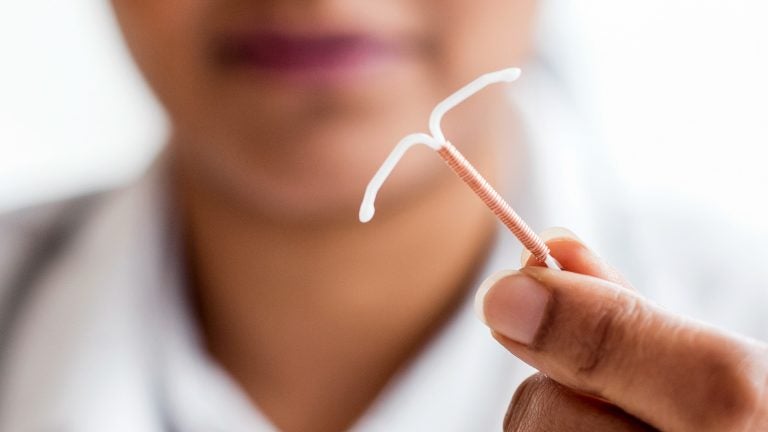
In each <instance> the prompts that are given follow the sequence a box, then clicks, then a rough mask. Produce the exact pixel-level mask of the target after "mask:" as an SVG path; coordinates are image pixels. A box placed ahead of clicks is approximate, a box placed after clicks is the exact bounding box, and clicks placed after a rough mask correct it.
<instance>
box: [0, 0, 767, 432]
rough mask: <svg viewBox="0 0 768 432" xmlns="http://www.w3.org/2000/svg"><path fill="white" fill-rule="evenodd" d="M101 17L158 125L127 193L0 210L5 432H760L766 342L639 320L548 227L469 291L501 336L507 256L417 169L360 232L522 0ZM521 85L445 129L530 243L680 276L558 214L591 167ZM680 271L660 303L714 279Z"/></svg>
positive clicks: (486, 293)
mask: <svg viewBox="0 0 768 432" xmlns="http://www.w3.org/2000/svg"><path fill="white" fill-rule="evenodd" d="M113 5H114V10H115V15H116V17H117V21H118V23H119V25H120V27H121V29H122V31H123V33H124V36H125V40H126V42H127V44H128V46H129V48H130V50H131V52H132V53H133V56H134V58H135V60H136V62H137V64H138V65H139V67H140V69H141V71H142V72H143V73H144V75H145V77H146V79H147V81H148V82H149V84H150V85H151V87H152V88H153V90H154V92H155V94H156V95H157V97H158V98H159V100H160V101H161V102H162V104H163V106H164V107H165V109H166V111H167V113H168V115H169V117H170V119H171V125H172V128H171V134H170V136H169V140H168V145H167V147H166V149H165V151H164V153H163V155H162V156H161V157H160V158H159V159H158V160H157V162H156V163H155V164H154V166H153V167H152V169H150V171H149V172H148V174H147V175H146V176H145V177H144V178H143V179H141V180H140V181H138V182H137V183H136V184H133V185H130V186H129V187H126V188H124V189H121V190H117V191H113V192H109V193H106V194H101V195H97V196H89V197H85V198H81V199H77V200H72V201H68V202H65V203H59V204H55V205H48V206H43V207H39V208H34V209H30V210H26V211H24V212H21V213H16V214H12V215H8V216H6V217H5V219H4V220H3V222H2V231H1V232H2V235H3V236H4V237H3V238H4V239H5V240H4V242H3V243H4V246H3V247H4V248H7V251H8V252H7V253H4V254H3V255H2V256H4V257H7V259H4V261H3V264H4V265H3V266H2V270H3V275H2V277H3V279H2V281H3V297H2V299H3V309H2V311H3V312H2V313H3V315H2V317H3V321H2V328H3V330H2V338H0V343H2V345H0V348H1V349H2V354H3V356H2V366H1V367H2V375H1V376H2V378H1V381H0V391H2V398H1V399H0V428H2V430H9V431H11V430H12V431H27V430H30V431H34V430H65V431H68V430H72V431H91V430H93V431H104V430H110V431H118V430H126V431H138V430H142V431H144V430H146V431H152V430H180V431H193V430H200V431H211V430H225V431H241V430H242V431H245V430H270V429H279V430H286V431H310V430H311V431H334V430H344V429H356V430H457V431H465V430H489V429H496V428H499V427H501V424H502V418H503V416H504V411H505V410H506V409H507V407H508V406H509V411H508V415H507V417H506V421H505V422H504V427H505V428H507V429H509V430H591V431H594V430H617V429H621V428H624V429H628V430H645V429H650V428H658V429H664V430H691V431H693V430H696V431H701V430H760V428H761V427H766V423H765V422H766V421H768V420H766V419H768V414H767V411H766V408H765V405H766V401H765V397H766V396H765V394H767V392H764V391H763V390H765V388H766V382H767V380H768V359H767V358H766V351H765V350H766V348H765V345H764V344H762V343H760V342H756V341H754V340H752V339H747V338H744V337H740V336H735V335H732V334H730V333H726V332H724V331H721V330H716V329H713V328H709V327H705V326H702V325H700V324H697V323H694V322H691V321H687V320H684V319H682V318H679V317H677V316H675V315H672V314H670V313H668V312H665V311H662V310H659V309H658V308H656V307H654V306H652V305H651V304H650V303H649V302H648V301H646V300H644V299H643V298H641V297H639V296H638V295H637V294H635V292H634V291H633V290H632V288H631V287H630V285H629V283H628V282H627V281H626V279H624V277H622V276H620V275H619V274H618V272H616V271H615V270H613V269H612V268H611V267H609V266H608V265H607V264H606V263H605V262H604V261H602V259H600V258H598V257H597V256H596V255H595V254H594V252H592V250H591V249H589V248H587V247H586V246H585V245H584V244H583V243H582V242H581V241H580V240H579V239H577V238H576V237H575V236H574V235H573V234H571V233H570V232H568V231H563V230H555V231H549V232H548V234H545V238H547V239H548V240H549V241H550V247H551V248H552V251H553V254H554V256H555V257H556V258H557V259H558V260H559V261H560V262H561V263H562V264H563V266H564V269H565V270H566V272H555V271H552V270H543V269H537V268H535V266H532V265H530V266H527V267H526V268H525V269H524V270H522V271H521V272H514V273H503V274H501V275H496V276H492V277H491V278H490V279H489V280H488V281H487V282H486V283H485V284H484V286H483V288H482V289H481V290H480V295H478V297H477V299H478V300H477V306H478V310H479V314H480V316H481V318H482V319H483V320H484V322H485V323H486V324H487V325H488V326H490V327H491V328H492V330H493V332H492V335H493V336H494V337H495V338H496V339H497V340H498V342H500V343H501V345H499V344H497V343H496V342H495V341H494V340H493V338H491V337H490V336H489V335H488V331H487V329H486V328H485V327H484V325H483V324H482V323H481V322H480V321H478V320H476V319H475V318H474V317H472V313H471V309H472V301H471V297H472V296H471V295H470V292H471V290H472V288H474V287H476V286H477V285H479V280H480V279H479V278H482V277H485V276H487V275H488V274H489V273H490V272H492V271H496V270H501V269H504V268H509V267H511V266H514V264H515V261H516V260H517V258H515V256H516V255H519V254H520V248H519V246H517V245H515V244H514V243H513V242H510V241H509V237H508V235H506V234H504V233H500V232H497V230H498V228H497V224H496V222H495V220H494V219H493V217H492V216H491V215H490V214H489V213H488V212H487V210H486V209H485V208H484V207H483V206H482V205H481V204H480V202H479V201H478V200H477V199H476V198H475V197H474V196H472V194H471V193H469V192H468V191H467V190H465V187H464V186H463V185H462V184H461V183H460V182H458V181H456V179H455V178H453V177H452V175H451V173H450V172H448V170H446V169H445V168H444V167H443V166H442V164H441V163H440V162H439V160H437V158H436V156H435V155H434V154H433V153H432V152H430V151H427V150H419V151H413V152H412V154H409V155H408V157H407V158H406V159H405V160H404V161H403V163H402V164H401V165H400V166H398V168H397V171H396V175H395V176H393V178H392V180H391V182H388V183H387V185H386V188H385V189H384V191H383V192H382V197H381V200H380V203H379V206H378V207H379V208H380V211H379V213H378V214H377V217H376V220H375V221H374V222H373V223H372V224H370V225H361V224H359V223H358V222H357V220H356V215H357V206H358V204H359V200H360V198H361V192H362V190H363V188H364V185H365V183H366V181H367V180H368V179H369V178H370V175H371V174H372V173H373V171H374V170H375V168H376V166H377V165H378V163H380V162H381V160H382V159H383V157H384V156H385V155H386V153H387V152H388V151H389V150H390V149H391V147H392V145H393V144H394V143H395V142H396V141H397V140H398V139H399V138H400V137H402V136H403V135H405V134H407V133H410V132H414V131H419V130H423V129H424V128H425V123H426V119H427V117H428V114H429V112H430V110H431V109H432V107H433V106H434V104H435V103H436V102H438V101H439V100H441V99H442V98H443V97H445V96H447V95H448V94H450V93H451V92H453V91H454V90H455V89H456V88H458V87H459V86H461V85H463V84H464V83H466V82H468V81H469V80H471V79H473V78H474V77H476V76H477V75H479V74H480V73H483V72H488V71H492V70H496V69H500V68H503V67H508V66H512V65H531V63H532V62H531V59H532V41H531V40H532V34H533V23H534V21H535V20H534V17H535V10H536V6H537V5H536V2H535V1H533V0H521V1H501V0H493V1H486V2H472V1H469V0H453V1H448V2H445V1H440V2H438V1H406V0H402V1H388V2H363V1H355V0H346V1H342V0H327V1H321V0H317V1H307V2H290V1H266V0H265V1H250V2H249V1H221V2H215V3H209V2H199V1H191V0H172V1H164V2H149V1H144V2H135V1H124V0H113ZM527 70H529V71H534V72H532V73H530V78H526V79H524V80H522V81H521V82H520V83H519V88H516V89H515V90H514V92H515V93H516V98H517V100H519V101H524V102H521V103H519V104H516V103H514V102H513V101H512V100H511V99H510V97H509V95H508V94H506V93H505V92H502V91H490V90H488V91H484V92H482V93H481V94H479V95H478V96H476V97H474V98H472V99H471V100H469V101H468V102H467V103H466V104H464V105H462V106H461V107H459V108H457V109H456V112H455V113H454V112H452V113H451V114H450V116H449V117H448V118H447V119H446V136H448V137H450V139H451V141H452V142H453V143H455V144H456V145H457V146H459V147H460V148H461V149H462V151H463V152H464V153H465V154H466V156H467V157H468V158H469V159H471V160H472V161H473V163H474V164H475V165H476V167H477V168H478V169H479V170H480V171H481V172H482V173H483V174H484V175H486V176H487V177H488V178H489V179H491V180H492V182H493V183H494V184H499V185H503V186H501V189H502V190H504V192H505V194H506V196H507V197H508V198H509V199H510V201H511V202H513V203H514V204H515V206H516V207H517V208H518V209H520V210H521V213H523V214H524V215H525V216H527V217H528V218H529V219H530V220H532V221H534V222H535V223H536V225H540V224H542V223H544V222H547V223H548V221H550V220H551V218H552V217H553V215H555V216H556V217H558V218H559V220H562V221H564V222H567V223H568V224H569V225H570V226H575V227H577V228H578V230H579V231H580V232H582V233H583V232H585V231H587V225H590V224H591V225H593V226H594V228H595V230H594V232H595V233H598V234H596V235H595V237H594V238H596V237H599V234H602V235H603V236H604V237H605V240H604V242H605V244H608V245H612V246H608V247H606V248H605V249H604V250H611V249H614V250H617V251H620V252H616V255H612V254H608V255H609V256H617V257H618V256H621V257H622V260H623V261H624V262H629V263H633V264H635V265H636V268H635V269H633V270H632V273H633V274H638V275H642V276H640V281H635V283H636V284H637V285H638V288H639V289H640V290H641V291H645V292H647V291H648V290H652V287H650V286H648V287H646V286H643V285H640V284H642V283H648V284H649V285H653V284H654V283H655V284H657V285H658V281H659V280H662V278H661V276H660V275H667V274H670V273H668V271H670V269H672V270H674V268H675V267H676V266H672V264H675V265H676V264H678V262H675V261H673V260H665V259H661V258H653V255H651V253H656V251H655V250H651V249H650V247H649V246H648V245H649V244H652V243H651V242H650V240H649V239H646V238H642V237H643V236H642V235H639V236H638V234H639V233H643V232H645V231H644V230H645V229H646V228H645V227H646V226H647V225H633V226H627V227H623V229H622V228H621V227H617V226H616V220H617V216H618V215H623V213H621V209H620V207H619V206H618V204H617V203H615V202H614V203H610V204H612V207H607V208H599V207H596V205H597V204H596V203H594V202H590V201H589V200H586V199H582V198H583V197H585V196H586V197H588V196H589V192H587V193H586V194H583V193H582V194H581V195H580V194H579V192H577V191H579V190H582V191H583V190H589V189H580V188H581V186H580V185H579V179H578V175H577V174H576V172H577V171H579V167H581V168H584V167H587V168H584V171H586V172H589V173H591V175H592V177H594V176H595V175H594V173H595V172H596V171H594V170H595V169H596V168H595V162H594V161H592V160H590V158H589V157H582V156H583V154H582V150H581V149H580V148H579V147H578V146H577V144H576V140H575V139H574V138H573V137H572V136H571V135H570V131H571V130H572V129H570V127H571V126H573V125H572V124H571V123H569V119H568V118H566V116H565V115H564V114H563V113H562V110H561V106H560V105H558V103H557V102H556V97H552V96H551V94H550V92H551V91H552V90H551V88H550V87H549V86H548V85H546V84H537V83H540V82H541V80H542V79H543V78H542V77H543V76H544V74H543V73H542V74H538V73H536V72H535V70H536V68H535V67H533V66H532V65H531V68H529V69H527ZM526 103H527V105H526ZM561 141H563V142H561ZM554 144H557V145H558V150H557V151H552V150H551V149H550V150H547V149H548V148H550V147H551V146H552V145H554ZM552 155H557V157H559V159H557V157H555V156H552ZM571 156H572V157H571ZM582 159H584V160H582ZM579 164H585V165H579ZM590 164H591V165H590ZM566 167H567V168H568V170H567V171H565V170H564V168H566ZM590 170H591V171H590ZM598 172H599V171H598ZM598 177H600V178H599V179H598V181H599V182H605V181H607V180H606V178H607V177H608V174H607V173H606V174H605V178H603V176H601V175H598ZM545 184H550V185H555V187H556V190H557V192H552V191H551V190H549V189H547V187H546V186H544V185H545ZM579 214H581V215H582V216H579ZM601 218H602V219H601ZM602 220H606V221H609V222H608V223H609V225H606V224H605V223H603V222H602ZM611 222H612V224H611ZM644 223H650V222H647V221H646V222H644ZM653 231H654V232H658V230H656V229H655V228H654V230H653ZM636 237H641V238H640V239H637V238H636ZM646 241H648V243H646ZM692 246H693V247H696V245H692ZM680 255H681V256H684V255H685V253H680ZM637 257H640V258H637ZM617 259H618V258H617ZM6 263H7V264H6ZM643 263H647V264H649V265H648V266H644V267H643V266H640V264H643ZM523 264H524V265H525V264H534V263H533V262H528V260H527V258H524V261H523ZM732 264H734V266H735V265H737V264H744V262H743V261H742V262H739V263H732ZM694 265H695V264H690V267H686V268H687V271H686V272H684V276H685V275H690V274H691V272H693V273H694V274H695V276H696V277H692V278H689V279H685V278H677V279H672V283H669V282H667V281H669V280H670V279H666V280H665V283H666V285H667V288H666V289H670V290H676V291H681V292H686V293H692V294H691V295H695V293H696V292H701V291H700V290H703V289H706V286H713V284H717V283H722V284H727V283H728V281H729V279H727V278H720V279H718V278H716V277H710V278H705V279H706V280H705V281H704V282H706V284H708V285H701V283H702V280H701V278H700V277H699V276H701V274H700V273H697V272H696V270H695V269H696V268H697V267H693V266H694ZM718 270H719V273H718V274H723V275H729V274H740V275H742V274H745V271H743V270H739V269H738V268H737V267H734V268H732V269H725V268H721V269H718ZM750 270H751V271H753V273H752V274H751V276H750V279H749V280H750V281H753V282H751V283H761V282H762V280H763V279H761V278H760V277H759V275H757V274H755V273H754V272H755V271H757V270H758V269H755V268H751V269H750ZM654 275H656V276H654ZM654 281H655V282H654ZM6 287H7V288H6ZM732 288H733V287H732V286H730V285H729V286H725V287H724V288H723V289H727V290H732ZM755 291H756V290H753V292H755ZM741 301H742V303H740V304H741V305H742V306H743V304H744V303H743V299H741ZM722 307H727V305H725V304H723V305H722ZM753 316H757V315H753ZM755 324H756V325H762V326H764V325H765V320H764V319H763V318H759V319H757V320H756V321H755ZM502 346H503V347H505V348H507V350H508V351H509V352H511V353H512V354H515V355H516V356H517V357H519V358H520V359H521V360H523V361H524V362H526V363H528V364H530V365H532V366H534V367H535V368H537V369H539V370H540V371H542V372H543V373H545V374H546V376H545V375H534V376H533V377H532V378H530V379H528V380H526V381H525V383H524V384H523V385H522V386H519V385H520V383H521V382H523V380H524V379H525V378H526V376H528V375H530V374H531V373H532V370H531V369H529V368H527V367H523V366H522V363H519V362H515V361H514V360H513V357H512V356H511V355H510V354H509V352H508V351H505V350H503V349H502ZM518 386H519V387H518ZM516 390H517V393H516V396H515V398H514V399H513V401H512V403H511V404H509V398H510V396H511V395H512V394H513V393H515V392H516Z"/></svg>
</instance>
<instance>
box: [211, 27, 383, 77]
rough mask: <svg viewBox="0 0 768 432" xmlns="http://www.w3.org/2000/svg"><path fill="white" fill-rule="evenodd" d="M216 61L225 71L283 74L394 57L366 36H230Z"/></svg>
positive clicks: (379, 40) (354, 64) (342, 66)
mask: <svg viewBox="0 0 768 432" xmlns="http://www.w3.org/2000/svg"><path fill="white" fill-rule="evenodd" d="M217 54H218V59H219V60H220V62H221V63H222V64H223V65H225V66H229V67H247V68H255V69H260V70H265V71H279V72H285V73H292V72H293V73H301V72H312V71H314V72H320V71H328V70H339V69H349V68H355V67H360V66H363V65H366V64H370V63H372V62H376V61H380V60H383V59H386V58H391V57H394V56H396V55H397V54H398V47H397V44H395V43H392V42H389V41H385V40H383V39H381V38H376V37H372V36H368V35H360V34H332V35H319V36H318V35H310V36H305V35H291V34H286V33H276V32H266V33H251V34H241V35H230V36H227V37H225V38H223V39H222V40H221V41H220V43H219V45H218V52H217Z"/></svg>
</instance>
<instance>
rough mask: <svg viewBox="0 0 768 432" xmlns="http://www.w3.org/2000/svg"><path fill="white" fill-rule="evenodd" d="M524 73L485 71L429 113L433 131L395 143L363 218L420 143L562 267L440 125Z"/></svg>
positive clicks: (542, 256)
mask: <svg viewBox="0 0 768 432" xmlns="http://www.w3.org/2000/svg"><path fill="white" fill-rule="evenodd" d="M519 76H520V69H516V68H511V69H503V70H500V71H498V72H492V73H488V74H485V75H482V76H481V77H480V78H478V79H476V80H475V81H472V82H471V83H469V84H467V85H466V86H464V87H463V88H461V89H460V90H459V91H457V92H456V93H454V94H453V95H451V96H450V97H448V98H447V99H445V100H444V101H442V102H440V103H439V104H437V106H436V107H435V109H434V110H432V114H431V115H430V117H429V130H430V132H431V135H428V134H425V133H414V134H410V135H407V136H406V137H405V138H403V139H402V140H400V142H399V143H397V145H396V146H395V148H394V150H392V153H390V154H389V156H388V157H387V159H386V160H385V161H384V163H383V164H382V165H381V167H380V168H379V170H378V171H376V174H375V175H374V176H373V178H372V179H371V181H370V183H368V187H366V189H365V196H364V197H363V202H362V204H361V205H360V215H359V217H360V221H361V222H364V223H365V222H368V221H370V220H371V219H372V218H373V215H374V213H375V208H374V205H373V204H374V201H375V200H376V194H377V193H378V191H379V189H380V188H381V186H382V185H383V184H384V181H385V180H386V179H387V177H388V176H389V174H390V173H391V172H392V170H393V169H394V167H395V165H396V164H397V162H398V161H399V160H400V158H402V157H403V155H404V154H405V152H406V151H408V149H409V148H411V147H413V146H414V145H416V144H423V145H426V146H428V147H430V148H432V149H433V150H435V151H436V152H437V153H438V154H439V155H440V157H441V158H443V160H444V161H445V162H446V163H447V164H448V166H449V167H451V169H452V170H453V171H454V172H455V173H456V175H458V176H459V177H460V178H461V179H462V180H463V181H464V183H466V184H467V185H468V186H469V187H470V188H471V189H472V190H473V191H474V192H475V193H476V194H477V196H478V197H480V199H481V200H483V202H484V203H485V205H486V206H488V208H489V209H491V211H492V212H493V213H494V214H495V215H496V217H498V218H499V219H500V220H501V222H502V223H503V224H504V225H505V226H506V227H507V228H509V230H510V231H512V234H514V235H515V237H517V238H518V239H519V240H520V242H521V243H522V244H523V246H524V247H525V248H526V249H528V250H529V251H530V252H531V254H532V255H533V256H534V257H536V259H537V260H538V261H539V262H540V263H542V264H546V265H547V266H548V267H550V268H553V269H560V265H559V264H558V262H557V261H556V260H555V259H554V258H552V256H551V255H550V254H549V248H548V247H547V245H546V244H545V243H544V241H543V240H542V239H541V238H540V237H539V236H537V235H536V234H535V233H534V232H533V230H532V229H531V228H530V227H529V226H528V224H526V223H525V222H524V221H523V220H522V218H520V216H519V215H518V214H517V213H515V211H514V210H512V207H510V205H509V204H507V202H506V201H504V198H502V197H501V195H499V193H498V192H496V190H494V189H493V187H491V185H490V184H489V183H488V181H487V180H485V179H484V178H483V176H482V175H480V173H479V172H477V170H476V169H475V168H474V167H473V166H472V164H470V163H469V161H468V160H467V159H466V158H465V157H464V156H463V155H462V154H461V153H460V152H459V151H458V150H457V149H456V147H454V146H453V145H452V144H451V143H449V142H448V141H447V140H446V139H445V135H443V131H442V129H441V128H440V122H441V120H442V118H443V116H444V115H445V113H447V112H448V111H449V110H450V109H451V108H453V107H455V106H456V105H458V104H460V103H461V102H462V101H464V100H465V99H466V98H468V97H470V96H472V95H473V94H475V93H477V92H478V91H480V90H482V89H483V88H484V87H486V86H487V85H489V84H493V83H499V82H512V81H514V80H516V79H517V78H518V77H519Z"/></svg>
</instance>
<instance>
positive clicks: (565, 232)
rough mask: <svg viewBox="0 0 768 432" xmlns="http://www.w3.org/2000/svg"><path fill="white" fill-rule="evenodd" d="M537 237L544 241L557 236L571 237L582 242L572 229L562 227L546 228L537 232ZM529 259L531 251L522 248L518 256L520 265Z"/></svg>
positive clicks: (523, 264)
mask: <svg viewBox="0 0 768 432" xmlns="http://www.w3.org/2000/svg"><path fill="white" fill-rule="evenodd" d="M539 237H541V239H542V240H544V242H545V243H546V242H548V241H550V240H554V239H559V238H567V239H573V240H576V241H578V242H580V243H584V242H583V241H581V239H580V238H579V236H577V235H576V234H574V233H573V231H571V230H569V229H568V228H563V227H552V228H547V229H545V230H544V231H542V232H541V233H539ZM530 259H531V252H530V251H529V250H528V249H523V253H522V255H521V256H520V265H522V266H525V265H526V264H528V261H529V260H530Z"/></svg>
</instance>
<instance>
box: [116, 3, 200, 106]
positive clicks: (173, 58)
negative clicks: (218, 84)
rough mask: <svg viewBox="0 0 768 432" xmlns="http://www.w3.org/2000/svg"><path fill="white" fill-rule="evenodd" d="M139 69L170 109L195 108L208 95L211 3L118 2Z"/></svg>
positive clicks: (121, 24)
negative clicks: (207, 32)
mask: <svg viewBox="0 0 768 432" xmlns="http://www.w3.org/2000/svg"><path fill="white" fill-rule="evenodd" d="M112 3H113V7H114V11H115V16H116V18H117V21H118V23H119V25H120V28H121V30H122V32H123V35H124V39H125V42H126V44H127V45H128V48H129V49H130V51H131V54H132V55H133V58H134V60H135V62H136V64H137V65H138V66H139V69H140V70H141V72H142V73H143V74H144V76H145V78H146V79H147V82H148V83H149V85H150V86H151V87H152V88H153V90H154V92H155V94H156V95H157V96H158V97H159V99H160V100H161V102H162V103H163V105H165V107H166V109H168V110H169V111H170V112H171V114H172V116H173V117H175V114H176V113H175V112H174V111H176V110H179V109H183V107H185V106H192V103H193V102H194V101H196V100H201V96H202V95H203V94H204V91H203V90H204V85H203V84H204V82H205V69H204V68H203V67H202V66H203V65H205V63H206V61H205V58H204V57H203V56H204V54H205V51H204V50H201V49H200V46H201V45H203V44H204V43H205V41H204V35H205V29H204V28H203V26H204V24H205V19H204V17H205V16H206V14H207V13H208V11H207V10H206V8H207V7H206V6H205V5H206V2H200V1H197V0H163V1H149V0H133V1H132V0H113V2H112Z"/></svg>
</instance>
